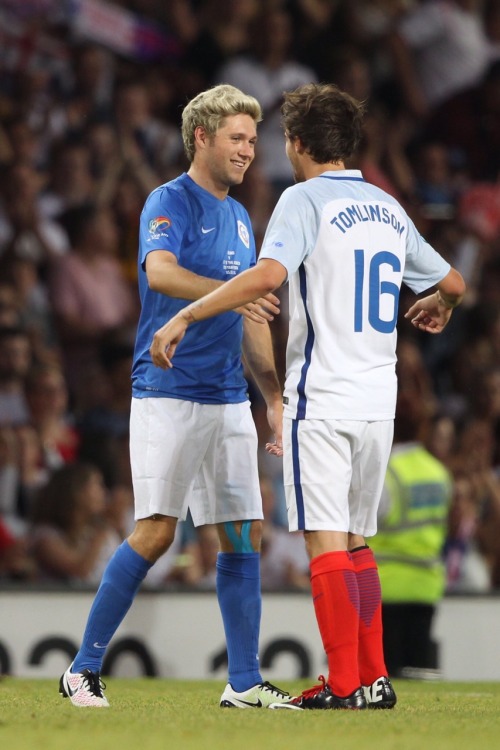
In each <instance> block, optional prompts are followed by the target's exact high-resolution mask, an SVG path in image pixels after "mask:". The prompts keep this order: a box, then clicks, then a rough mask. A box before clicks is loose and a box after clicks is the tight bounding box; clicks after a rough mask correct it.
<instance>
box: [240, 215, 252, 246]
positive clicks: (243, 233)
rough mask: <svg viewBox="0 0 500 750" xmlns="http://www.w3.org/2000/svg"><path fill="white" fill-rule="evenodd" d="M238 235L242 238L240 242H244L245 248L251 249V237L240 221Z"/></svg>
mask: <svg viewBox="0 0 500 750" xmlns="http://www.w3.org/2000/svg"><path fill="white" fill-rule="evenodd" d="M238 234H239V236H240V240H241V241H242V242H243V244H244V245H245V247H247V248H249V247H250V235H249V234H248V229H247V228H246V226H245V225H244V224H243V222H242V221H240V220H239V219H238Z"/></svg>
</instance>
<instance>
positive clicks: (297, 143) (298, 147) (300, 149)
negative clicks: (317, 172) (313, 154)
mask: <svg viewBox="0 0 500 750" xmlns="http://www.w3.org/2000/svg"><path fill="white" fill-rule="evenodd" d="M293 147H294V149H295V151H296V153H297V154H303V153H305V150H306V149H305V146H304V144H303V143H302V141H301V140H300V138H299V137H298V136H297V138H294V139H293Z"/></svg>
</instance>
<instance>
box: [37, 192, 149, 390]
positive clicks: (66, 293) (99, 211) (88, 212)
mask: <svg viewBox="0 0 500 750" xmlns="http://www.w3.org/2000/svg"><path fill="white" fill-rule="evenodd" d="M64 224H65V226H66V228H67V232H68V236H69V237H70V240H71V245H72V250H71V252H69V253H68V254H67V255H66V256H65V257H63V258H61V259H60V261H59V262H58V263H57V264H53V265H52V268H51V273H50V279H49V288H50V298H51V302H52V306H53V310H54V314H55V320H56V324H57V330H58V335H59V338H60V341H61V344H62V347H63V352H64V357H65V367H66V377H67V380H68V385H69V388H70V392H72V393H73V392H74V390H75V389H76V388H77V381H78V380H79V379H80V378H81V377H82V376H83V375H84V374H85V372H84V371H85V370H86V369H87V368H93V367H95V366H96V364H97V362H98V354H99V348H100V346H101V343H102V340H103V337H104V336H105V335H106V334H110V333H111V332H112V331H114V330H116V329H119V328H125V327H127V326H134V325H135V322H136V319H137V302H136V299H135V295H134V294H133V292H132V288H131V286H130V285H129V283H128V281H127V279H126V278H125V276H124V274H123V271H122V268H121V266H120V263H119V260H118V258H117V252H118V232H117V227H116V224H115V222H114V219H113V216H112V213H111V211H110V210H109V209H107V208H104V207H102V208H98V207H96V206H93V205H88V204H87V205H85V206H80V207H78V208H75V209H73V210H71V211H68V212H67V213H66V214H65V215H64Z"/></svg>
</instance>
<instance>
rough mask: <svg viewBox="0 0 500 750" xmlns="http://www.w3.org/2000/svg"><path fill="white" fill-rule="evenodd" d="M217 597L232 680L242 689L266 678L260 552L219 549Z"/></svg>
mask: <svg viewBox="0 0 500 750" xmlns="http://www.w3.org/2000/svg"><path fill="white" fill-rule="evenodd" d="M217 598H218V600H219V607H220V611H221V614H222V621H223V623H224V631H225V634H226V645H227V657H228V668H229V682H230V683H231V685H232V687H233V688H234V690H236V691H237V692H238V693H241V692H243V691H244V690H248V688H251V687H253V685H257V684H258V683H260V682H262V677H261V674H260V671H259V633H260V615H261V610H262V598H261V593H260V554H259V553H258V552H244V553H237V552H219V554H218V556H217Z"/></svg>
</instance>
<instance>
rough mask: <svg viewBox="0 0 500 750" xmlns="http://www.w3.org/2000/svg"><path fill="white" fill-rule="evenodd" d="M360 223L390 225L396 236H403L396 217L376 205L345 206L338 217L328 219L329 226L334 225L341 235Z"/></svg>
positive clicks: (401, 225)
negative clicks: (370, 222)
mask: <svg viewBox="0 0 500 750" xmlns="http://www.w3.org/2000/svg"><path fill="white" fill-rule="evenodd" d="M362 221H378V222H380V223H381V224H390V225H391V227H392V228H393V229H394V230H395V231H396V232H397V233H398V234H403V232H404V230H405V227H404V225H403V224H401V222H400V221H399V219H398V218H397V216H395V214H393V213H391V212H390V211H389V210H388V209H387V208H386V207H385V206H380V205H379V204H378V203H353V204H352V206H346V208H345V209H344V210H343V211H340V212H339V214H338V216H334V217H333V219H330V224H334V225H335V226H336V227H337V229H340V231H341V232H342V234H345V233H346V231H347V230H348V229H350V228H351V227H353V226H354V225H355V224H358V223H359V222H362Z"/></svg>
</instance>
